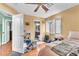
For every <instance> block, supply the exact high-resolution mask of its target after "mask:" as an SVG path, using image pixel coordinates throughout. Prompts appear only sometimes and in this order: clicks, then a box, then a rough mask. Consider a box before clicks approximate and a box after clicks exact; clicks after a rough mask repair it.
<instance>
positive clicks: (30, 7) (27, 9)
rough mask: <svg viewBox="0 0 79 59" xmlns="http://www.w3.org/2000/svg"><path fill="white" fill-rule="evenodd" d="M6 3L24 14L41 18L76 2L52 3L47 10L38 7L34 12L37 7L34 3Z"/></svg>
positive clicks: (72, 5) (69, 6)
mask: <svg viewBox="0 0 79 59" xmlns="http://www.w3.org/2000/svg"><path fill="white" fill-rule="evenodd" d="M7 5H9V6H11V7H13V8H14V9H15V10H17V11H18V12H20V13H23V14H25V15H31V16H37V17H42V18H47V17H49V16H51V15H54V14H56V13H59V12H62V11H64V10H67V9H69V8H71V7H74V6H76V5H78V4H76V3H74V4H73V3H54V5H52V6H51V7H49V11H47V12H45V11H44V10H43V9H42V8H39V10H38V11H37V12H34V10H35V8H36V7H37V5H36V4H24V3H7Z"/></svg>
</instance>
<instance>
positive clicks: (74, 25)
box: [48, 5, 79, 37]
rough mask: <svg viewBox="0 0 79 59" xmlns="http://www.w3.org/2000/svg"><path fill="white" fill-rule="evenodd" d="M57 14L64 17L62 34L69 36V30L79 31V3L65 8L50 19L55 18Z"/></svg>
mask: <svg viewBox="0 0 79 59" xmlns="http://www.w3.org/2000/svg"><path fill="white" fill-rule="evenodd" d="M56 16H61V18H62V35H64V37H67V36H68V33H69V31H79V5H78V6H75V7H73V8H71V9H68V10H65V11H63V12H61V13H58V14H56V15H54V16H51V17H49V18H48V19H51V20H53V18H55V17H56Z"/></svg>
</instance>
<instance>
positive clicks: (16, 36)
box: [12, 14, 24, 53]
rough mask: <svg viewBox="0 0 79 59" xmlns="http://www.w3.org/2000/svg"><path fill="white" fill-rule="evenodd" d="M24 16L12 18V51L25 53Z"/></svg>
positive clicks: (19, 15)
mask: <svg viewBox="0 0 79 59" xmlns="http://www.w3.org/2000/svg"><path fill="white" fill-rule="evenodd" d="M23 35H24V24H23V15H22V14H18V15H14V16H13V17H12V51H16V52H19V53H23V52H24V49H23V43H24V37H23Z"/></svg>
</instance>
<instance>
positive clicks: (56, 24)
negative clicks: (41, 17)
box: [46, 18, 61, 34]
mask: <svg viewBox="0 0 79 59" xmlns="http://www.w3.org/2000/svg"><path fill="white" fill-rule="evenodd" d="M46 32H47V33H50V34H61V18H55V19H53V20H52V21H47V22H46Z"/></svg>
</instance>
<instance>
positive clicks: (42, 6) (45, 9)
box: [29, 3, 53, 12]
mask: <svg viewBox="0 0 79 59" xmlns="http://www.w3.org/2000/svg"><path fill="white" fill-rule="evenodd" d="M29 4H35V5H37V7H36V8H35V10H34V12H37V11H38V10H39V8H40V7H41V8H42V9H43V10H44V11H45V12H47V11H48V10H49V7H47V6H48V5H49V6H52V5H53V3H29ZM46 5H47V6H46Z"/></svg>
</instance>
